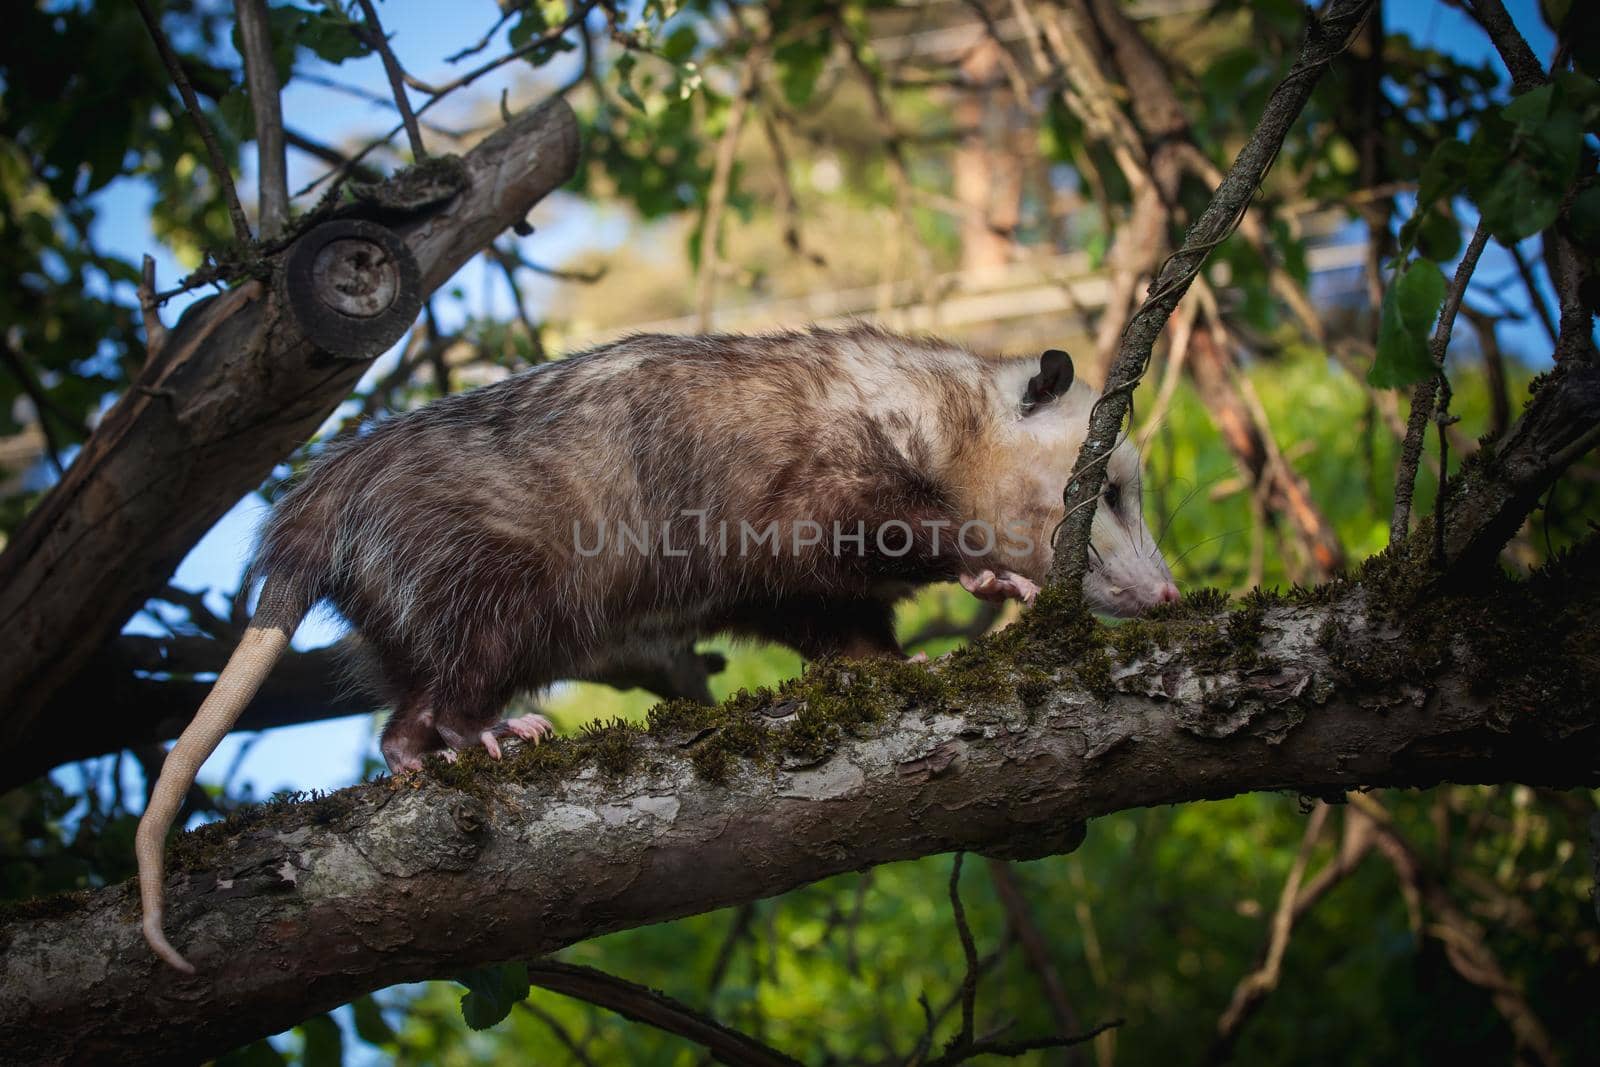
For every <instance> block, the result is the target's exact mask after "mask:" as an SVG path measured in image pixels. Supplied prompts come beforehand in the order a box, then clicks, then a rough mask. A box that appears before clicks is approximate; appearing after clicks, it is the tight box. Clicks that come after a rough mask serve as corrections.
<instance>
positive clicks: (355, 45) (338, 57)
mask: <svg viewBox="0 0 1600 1067" xmlns="http://www.w3.org/2000/svg"><path fill="white" fill-rule="evenodd" d="M299 42H300V43H301V44H303V45H305V46H306V47H307V48H309V49H311V50H312V51H313V52H315V53H316V54H317V58H319V59H323V60H326V61H327V62H329V63H343V62H344V61H345V60H347V59H359V58H360V57H362V56H364V55H368V54H369V53H370V52H371V49H370V48H368V47H367V45H366V42H365V41H363V40H361V38H360V37H358V36H357V35H356V32H355V25H354V23H352V22H351V21H350V20H349V19H347V18H345V17H343V16H342V15H340V14H338V13H336V12H331V11H315V12H307V13H306V18H305V21H304V22H303V23H302V24H301V26H300V33H299Z"/></svg>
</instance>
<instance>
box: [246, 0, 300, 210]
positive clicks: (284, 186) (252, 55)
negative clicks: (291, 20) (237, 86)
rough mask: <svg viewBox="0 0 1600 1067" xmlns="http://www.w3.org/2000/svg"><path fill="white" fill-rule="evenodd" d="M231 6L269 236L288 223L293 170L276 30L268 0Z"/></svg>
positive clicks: (250, 1) (250, 0)
mask: <svg viewBox="0 0 1600 1067" xmlns="http://www.w3.org/2000/svg"><path fill="white" fill-rule="evenodd" d="M233 10H234V14H235V17H236V18H237V20H238V24H239V42H240V44H241V45H242V49H241V56H242V58H243V59H244V76H245V81H246V83H247V84H248V85H249V87H250V111H251V114H253V115H254V116H255V120H256V163H257V170H259V172H260V173H259V175H258V177H257V181H258V182H259V184H260V210H261V237H262V239H263V240H271V239H272V238H274V237H277V236H278V235H279V234H280V233H282V232H283V228H284V227H285V226H287V225H288V224H289V170H288V163H287V161H286V160H285V158H284V149H283V142H284V135H283V108H282V104H281V102H280V100H279V98H278V70H277V67H276V65H275V64H274V63H273V61H272V31H271V29H270V27H269V26H268V23H267V4H266V0H234V3H233Z"/></svg>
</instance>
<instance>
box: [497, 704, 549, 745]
mask: <svg viewBox="0 0 1600 1067" xmlns="http://www.w3.org/2000/svg"><path fill="white" fill-rule="evenodd" d="M494 732H495V734H496V735H497V736H499V737H505V736H506V735H508V734H509V735H510V736H512V737H519V738H521V739H522V740H524V741H531V742H532V743H533V744H536V745H537V744H538V743H539V742H540V741H543V740H544V739H545V738H547V737H549V736H550V735H551V734H553V733H555V732H556V728H555V727H554V726H553V725H551V723H550V720H549V719H547V718H545V717H544V716H543V715H536V714H534V713H532V712H529V713H528V714H527V715H518V716H517V717H516V718H514V719H507V720H505V721H504V722H500V723H496V724H495V727H494Z"/></svg>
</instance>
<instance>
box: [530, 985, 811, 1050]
mask: <svg viewBox="0 0 1600 1067" xmlns="http://www.w3.org/2000/svg"><path fill="white" fill-rule="evenodd" d="M528 980H529V981H530V982H532V983H533V984H534V985H536V986H538V987H540V988H541V989H548V990H550V991H551V992H552V993H560V994H561V995H562V996H567V997H573V998H575V999H577V1000H582V1001H586V1002H588V1003H590V1004H594V1005H596V1006H597V1007H601V1008H605V1009H606V1010H608V1011H613V1012H616V1013H617V1014H618V1015H620V1016H622V1017H623V1018H624V1019H630V1020H632V1021H634V1022H638V1023H644V1024H645V1025H646V1026H653V1027H655V1028H656V1029H658V1030H661V1031H664V1032H666V1033H669V1034H675V1035H677V1036H678V1037H681V1038H683V1039H684V1040H686V1041H693V1042H694V1043H695V1044H697V1045H700V1046H701V1047H703V1048H704V1049H705V1050H706V1051H707V1052H709V1053H710V1054H711V1057H712V1059H714V1060H716V1061H717V1062H719V1063H726V1064H734V1065H738V1067H799V1064H800V1061H799V1060H796V1059H794V1058H793V1057H791V1056H787V1055H785V1054H784V1053H782V1052H779V1051H778V1050H777V1049H775V1048H772V1047H770V1046H768V1045H765V1044H763V1043H761V1042H760V1041H757V1040H756V1039H755V1038H753V1037H751V1036H749V1035H748V1034H744V1033H740V1032H739V1031H738V1030H734V1029H732V1028H730V1027H727V1026H724V1025H722V1024H721V1023H719V1022H717V1021H716V1020H715V1019H713V1018H711V1017H710V1016H708V1015H704V1014H702V1013H701V1012H698V1011H695V1010H694V1009H693V1008H691V1007H689V1006H688V1005H687V1004H684V1003H683V1002H681V1001H679V1000H676V999H674V998H672V997H669V996H667V995H666V994H665V993H661V992H658V991H656V990H654V989H650V988H648V987H646V986H642V985H639V984H637V983H635V982H629V981H627V980H626V979H623V978H618V977H616V976H615V975H610V974H606V973H605V972H604V971H598V970H595V969H594V968H593V967H580V966H577V965H575V964H570V963H557V962H556V961H554V960H535V961H534V962H532V963H530V964H528Z"/></svg>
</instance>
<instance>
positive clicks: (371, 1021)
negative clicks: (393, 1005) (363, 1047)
mask: <svg viewBox="0 0 1600 1067" xmlns="http://www.w3.org/2000/svg"><path fill="white" fill-rule="evenodd" d="M350 1009H351V1010H352V1011H353V1012H354V1013H355V1017H356V1034H357V1035H358V1036H359V1037H360V1038H361V1040H363V1041H365V1042H366V1043H367V1044H369V1045H392V1044H394V1043H395V1041H396V1040H397V1038H396V1036H395V1032H394V1029H393V1028H392V1027H390V1025H389V1023H388V1020H386V1019H385V1018H384V1017H383V1010H382V1009H381V1008H379V1007H378V1002H377V1001H376V1000H374V999H373V998H372V997H370V996H365V997H362V998H361V999H360V1000H355V1001H352V1002H351V1003H350Z"/></svg>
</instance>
